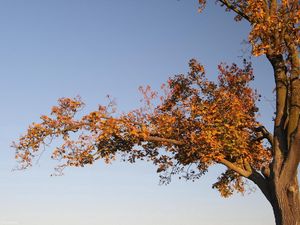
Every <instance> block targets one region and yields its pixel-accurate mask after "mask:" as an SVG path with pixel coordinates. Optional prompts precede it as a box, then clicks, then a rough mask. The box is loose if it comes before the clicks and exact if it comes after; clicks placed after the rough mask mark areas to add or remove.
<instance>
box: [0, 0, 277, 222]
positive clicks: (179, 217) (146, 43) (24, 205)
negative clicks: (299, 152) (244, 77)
mask: <svg viewBox="0 0 300 225" xmlns="http://www.w3.org/2000/svg"><path fill="white" fill-rule="evenodd" d="M213 2H214V1H209V5H208V7H207V9H206V10H205V11H204V13H202V14H199V13H197V1H196V0H181V1H177V0H150V1H146V0H126V1H124V0H84V1H83V0H26V1H25V0H10V1H5V0H1V1H0V34H1V35H0V76H1V82H0V96H1V98H0V99H1V111H0V115H1V116H0V127H1V136H0V152H1V157H0V200H1V204H0V225H7V224H18V225H41V224H43V225H54V224H55V225H86V224H88V225H99V224H105V225H129V224H130V225H153V224H158V225H185V224H189V225H199V224H205V225H220V224H222V225H235V224H236V225H250V224H251V225H252V224H256V225H271V224H274V222H273V215H272V211H271V207H270V206H269V204H268V203H267V201H266V200H265V199H264V197H263V196H262V195H261V194H260V192H259V191H258V190H257V191H256V192H255V193H252V194H250V195H249V194H246V195H245V196H240V195H235V196H234V197H232V198H230V199H222V198H221V197H220V196H219V194H218V192H217V191H215V190H212V189H211V184H212V183H213V182H214V181H215V179H216V175H217V174H218V173H219V172H220V171H221V169H222V167H218V168H213V169H212V170H211V172H210V173H209V174H208V175H207V176H205V177H203V178H202V179H201V180H199V181H197V182H195V183H192V182H190V183H187V182H185V181H178V180H177V179H176V178H175V179H174V180H173V182H172V183H171V184H170V185H168V186H159V185H158V181H159V179H158V176H157V175H156V173H155V168H154V167H153V166H152V165H151V164H147V163H137V164H135V165H128V164H124V163H120V162H118V161H117V162H116V163H114V164H113V165H109V166H107V165H103V164H102V163H101V162H99V163H97V164H95V165H94V166H92V167H87V168H79V169H76V168H70V169H67V170H66V174H65V176H63V177H50V176H49V175H50V174H51V173H52V172H53V166H54V165H55V163H56V162H51V161H50V160H49V158H48V155H47V153H45V155H44V156H43V157H42V159H41V160H40V162H39V164H37V165H35V166H34V167H33V168H31V169H28V170H26V171H22V172H11V170H12V168H13V167H14V166H15V162H14V159H13V155H14V151H13V149H12V148H10V145H11V142H12V141H13V140H16V139H17V138H18V137H19V135H21V134H22V133H24V131H25V129H26V127H27V126H28V125H29V124H30V123H31V122H33V121H38V118H39V116H40V115H41V114H45V113H47V112H49V110H50V107H51V106H52V105H55V104H56V100H57V99H58V98H59V97H64V96H69V97H74V96H76V95H78V94H79V95H80V96H81V97H82V98H83V100H84V101H85V102H86V104H87V107H86V109H87V111H88V110H92V109H95V108H97V105H98V104H101V103H105V96H106V95H107V94H111V95H112V96H114V97H115V98H116V100H117V103H118V106H119V109H120V110H121V111H126V110H129V109H131V108H134V107H137V106H138V105H139V99H140V96H139V95H138V91H137V89H138V86H139V85H145V84H150V85H152V86H153V87H154V88H158V87H159V86H160V84H161V83H162V82H164V81H166V79H167V78H168V77H169V76H171V75H173V74H177V73H183V72H186V71H187V69H188V68H187V62H188V60H189V59H190V58H197V59H198V60H200V61H201V62H202V63H203V64H204V65H205V66H206V68H207V71H208V73H209V74H211V77H212V79H213V78H214V77H215V75H216V66H217V64H218V63H219V62H221V61H223V62H228V63H231V62H233V61H236V62H241V58H239V56H241V55H243V51H242V49H245V47H247V46H245V45H243V44H241V43H242V41H243V39H246V38H247V33H248V30H249V27H248V26H247V24H246V23H236V22H234V21H233V19H232V18H233V16H232V14H229V13H226V12H224V9H222V8H220V7H219V6H216V5H215V4H214V3H213ZM253 61H254V66H255V73H256V77H257V79H256V81H255V82H254V84H253V86H255V87H256V88H257V89H258V90H259V91H260V93H262V96H263V98H262V104H261V117H260V119H261V120H262V121H264V122H265V123H266V124H267V126H268V127H271V125H270V124H271V123H270V121H271V117H272V115H273V112H272V102H271V100H272V89H273V86H274V85H273V80H272V73H271V72H272V71H271V67H270V65H269V64H268V63H267V62H266V60H265V58H264V57H260V58H255V59H254V60H253ZM49 150H50V149H49Z"/></svg>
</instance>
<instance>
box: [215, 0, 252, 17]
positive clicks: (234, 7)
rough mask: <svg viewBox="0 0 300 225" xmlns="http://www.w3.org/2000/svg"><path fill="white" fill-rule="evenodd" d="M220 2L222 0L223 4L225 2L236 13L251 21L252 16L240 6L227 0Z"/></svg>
mask: <svg viewBox="0 0 300 225" xmlns="http://www.w3.org/2000/svg"><path fill="white" fill-rule="evenodd" d="M219 2H221V3H222V4H224V5H225V6H226V7H227V8H229V9H231V10H232V11H234V12H235V13H236V14H238V15H240V16H241V17H243V18H244V19H246V20H248V21H249V22H250V17H249V16H247V15H246V14H245V13H244V12H242V11H241V10H240V9H239V8H238V7H236V6H234V5H233V4H231V3H230V2H229V1H227V0H219Z"/></svg>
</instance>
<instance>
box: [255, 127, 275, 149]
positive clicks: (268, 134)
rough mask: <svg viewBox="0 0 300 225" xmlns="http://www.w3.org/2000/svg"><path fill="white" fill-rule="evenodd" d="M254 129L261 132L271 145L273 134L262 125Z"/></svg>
mask: <svg viewBox="0 0 300 225" xmlns="http://www.w3.org/2000/svg"><path fill="white" fill-rule="evenodd" d="M255 131H257V132H261V133H262V138H264V139H267V140H268V142H269V143H270V145H271V146H273V135H272V134H271V133H270V132H269V131H268V130H267V129H266V128H265V127H264V126H260V127H257V128H256V129H255Z"/></svg>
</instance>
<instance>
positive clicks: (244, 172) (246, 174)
mask: <svg viewBox="0 0 300 225" xmlns="http://www.w3.org/2000/svg"><path fill="white" fill-rule="evenodd" d="M218 162H219V163H221V164H223V165H225V166H227V167H228V168H229V169H231V170H233V171H235V172H237V173H238V174H240V175H242V176H243V177H246V178H248V177H249V176H250V175H251V174H252V169H251V170H248V169H249V168H247V170H244V169H242V168H240V167H238V166H236V165H235V164H233V163H232V162H230V161H228V160H226V159H224V158H223V159H219V160H218Z"/></svg>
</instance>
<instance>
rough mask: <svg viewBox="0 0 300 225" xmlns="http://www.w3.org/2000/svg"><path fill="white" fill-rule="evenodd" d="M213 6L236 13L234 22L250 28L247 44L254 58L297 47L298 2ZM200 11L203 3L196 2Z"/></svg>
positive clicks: (242, 0)
mask: <svg viewBox="0 0 300 225" xmlns="http://www.w3.org/2000/svg"><path fill="white" fill-rule="evenodd" d="M216 2H217V3H219V4H221V5H222V6H224V7H226V9H227V10H229V11H234V12H235V13H236V17H235V19H236V20H237V21H240V20H241V19H245V20H248V21H249V22H250V24H251V31H250V33H249V41H250V43H251V44H252V47H253V54H254V55H257V56H258V55H262V54H266V53H268V54H271V53H272V54H282V53H286V52H288V49H289V48H291V47H292V46H291V45H295V46H298V45H299V44H300V35H299V32H300V30H299V20H300V5H299V1H298V0H283V1H269V0H268V1H266V0H255V1H253V0H217V1H216ZM199 4H200V8H199V9H200V11H202V10H203V8H204V7H205V4H206V0H199Z"/></svg>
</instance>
